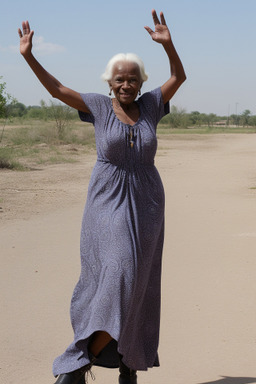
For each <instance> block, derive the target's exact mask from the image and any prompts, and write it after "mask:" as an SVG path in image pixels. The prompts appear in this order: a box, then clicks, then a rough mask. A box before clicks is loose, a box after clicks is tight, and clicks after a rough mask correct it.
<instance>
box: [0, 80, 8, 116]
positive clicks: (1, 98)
mask: <svg viewBox="0 0 256 384" xmlns="http://www.w3.org/2000/svg"><path fill="white" fill-rule="evenodd" d="M2 78H3V77H2V76H0V117H6V104H7V102H8V97H9V95H8V94H7V93H6V83H5V82H3V81H2Z"/></svg>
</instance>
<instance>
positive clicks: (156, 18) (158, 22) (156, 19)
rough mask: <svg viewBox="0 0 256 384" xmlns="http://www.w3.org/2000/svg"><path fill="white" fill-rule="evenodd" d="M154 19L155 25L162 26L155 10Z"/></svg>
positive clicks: (153, 12) (153, 11)
mask: <svg viewBox="0 0 256 384" xmlns="http://www.w3.org/2000/svg"><path fill="white" fill-rule="evenodd" d="M152 17H153V22H154V24H155V25H157V24H160V21H159V19H158V16H157V14H156V11H155V9H153V10H152Z"/></svg>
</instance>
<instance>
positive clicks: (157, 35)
mask: <svg viewBox="0 0 256 384" xmlns="http://www.w3.org/2000/svg"><path fill="white" fill-rule="evenodd" d="M152 17H153V21H154V24H155V31H153V30H152V29H151V28H149V27H147V26H146V27H144V28H145V29H146V30H147V31H148V33H149V34H150V36H151V37H152V40H154V41H155V42H156V43H160V44H166V43H168V42H170V41H171V34H170V31H169V28H168V27H167V25H166V22H165V18H164V14H163V12H160V20H161V22H160V21H159V18H158V16H157V13H156V11H155V10H154V9H153V10H152Z"/></svg>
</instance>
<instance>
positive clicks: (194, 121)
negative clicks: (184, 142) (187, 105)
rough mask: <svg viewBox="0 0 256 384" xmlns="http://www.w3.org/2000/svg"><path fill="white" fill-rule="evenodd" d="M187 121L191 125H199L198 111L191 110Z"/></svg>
mask: <svg viewBox="0 0 256 384" xmlns="http://www.w3.org/2000/svg"><path fill="white" fill-rule="evenodd" d="M189 121H190V123H191V124H192V125H200V124H201V116H200V112H198V111H193V112H191V113H190V114H189Z"/></svg>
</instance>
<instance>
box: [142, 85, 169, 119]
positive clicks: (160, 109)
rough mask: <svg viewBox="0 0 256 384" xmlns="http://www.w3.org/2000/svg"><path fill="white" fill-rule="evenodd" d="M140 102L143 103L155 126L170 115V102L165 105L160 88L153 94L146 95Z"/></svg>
mask: <svg viewBox="0 0 256 384" xmlns="http://www.w3.org/2000/svg"><path fill="white" fill-rule="evenodd" d="M140 101H141V102H142V103H143V105H144V107H145V109H146V110H147V113H148V114H149V115H150V117H151V119H152V121H153V122H154V124H155V125H157V124H158V123H159V121H160V120H161V119H162V117H164V116H165V115H167V114H168V113H170V105H169V102H167V103H165V104H164V102H163V96H162V92H161V88H160V87H159V88H156V89H154V90H153V91H151V92H146V93H144V94H143V95H142V96H141V98H140Z"/></svg>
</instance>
